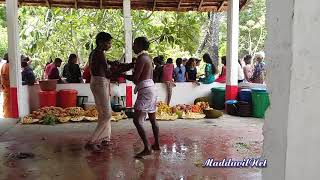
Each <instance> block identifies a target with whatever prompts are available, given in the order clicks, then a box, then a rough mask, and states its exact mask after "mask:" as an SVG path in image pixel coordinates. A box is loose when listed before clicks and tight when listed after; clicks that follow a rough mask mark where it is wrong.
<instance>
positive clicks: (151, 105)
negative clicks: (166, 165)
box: [127, 37, 160, 158]
mask: <svg viewBox="0 0 320 180" xmlns="http://www.w3.org/2000/svg"><path fill="white" fill-rule="evenodd" d="M148 49H149V41H148V39H147V38H145V37H138V38H136V39H135V40H134V43H133V51H134V53H135V54H137V60H136V64H135V68H134V73H133V78H130V76H127V78H128V79H131V80H133V81H134V83H135V85H136V87H135V90H134V92H135V93H138V96H137V100H136V103H135V105H134V109H135V116H134V119H133V123H134V125H135V126H136V128H137V130H138V133H139V136H140V137H141V139H142V141H143V144H144V149H143V151H142V152H140V153H138V154H137V155H136V156H135V157H137V158H141V157H143V156H146V155H150V154H151V148H152V149H153V150H160V147H159V127H158V124H157V121H156V114H155V112H156V100H157V97H156V93H155V89H154V82H153V80H152V78H153V64H152V59H151V57H150V56H149V55H148V52H147V50H148ZM147 113H148V115H149V120H150V122H151V125H152V130H153V135H154V139H155V143H154V144H153V145H152V146H151V147H150V144H149V142H148V139H147V136H146V132H145V130H144V127H143V123H144V121H145V120H146V116H147Z"/></svg>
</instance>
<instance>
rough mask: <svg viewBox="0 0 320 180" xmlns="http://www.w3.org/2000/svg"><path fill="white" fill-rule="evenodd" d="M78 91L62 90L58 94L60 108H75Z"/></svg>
mask: <svg viewBox="0 0 320 180" xmlns="http://www.w3.org/2000/svg"><path fill="white" fill-rule="evenodd" d="M77 95H78V91H76V90H74V89H62V90H60V91H59V93H58V97H59V98H58V99H59V106H60V107H62V108H68V107H76V106H77Z"/></svg>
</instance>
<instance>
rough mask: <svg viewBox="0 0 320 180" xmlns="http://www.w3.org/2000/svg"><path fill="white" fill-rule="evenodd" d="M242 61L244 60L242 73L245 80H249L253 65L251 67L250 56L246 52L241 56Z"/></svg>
mask: <svg viewBox="0 0 320 180" xmlns="http://www.w3.org/2000/svg"><path fill="white" fill-rule="evenodd" d="M243 60H244V62H245V64H246V65H245V66H244V67H243V73H244V79H245V81H246V82H250V79H251V77H252V74H253V67H252V64H251V63H252V56H251V55H249V54H247V55H245V56H244V58H243Z"/></svg>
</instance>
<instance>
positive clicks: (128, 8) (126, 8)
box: [123, 0, 132, 63]
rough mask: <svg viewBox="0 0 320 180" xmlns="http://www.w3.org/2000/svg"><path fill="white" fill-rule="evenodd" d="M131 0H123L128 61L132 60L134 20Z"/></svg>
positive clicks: (126, 57)
mask: <svg viewBox="0 0 320 180" xmlns="http://www.w3.org/2000/svg"><path fill="white" fill-rule="evenodd" d="M130 3H131V0H123V18H124V39H125V59H126V63H130V62H131V61H132V22H131V21H132V20H131V4H130Z"/></svg>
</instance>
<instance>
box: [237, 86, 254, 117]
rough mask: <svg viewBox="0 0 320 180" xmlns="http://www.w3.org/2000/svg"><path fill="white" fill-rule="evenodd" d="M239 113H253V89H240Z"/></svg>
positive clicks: (249, 114) (242, 114) (247, 115)
mask: <svg viewBox="0 0 320 180" xmlns="http://www.w3.org/2000/svg"><path fill="white" fill-rule="evenodd" d="M237 106H238V115H239V116H242V117H249V116H251V114H252V108H251V107H252V92H251V89H241V90H240V91H239V102H238V104H237Z"/></svg>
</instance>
